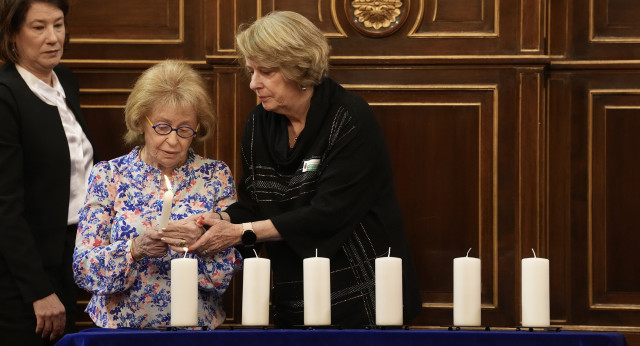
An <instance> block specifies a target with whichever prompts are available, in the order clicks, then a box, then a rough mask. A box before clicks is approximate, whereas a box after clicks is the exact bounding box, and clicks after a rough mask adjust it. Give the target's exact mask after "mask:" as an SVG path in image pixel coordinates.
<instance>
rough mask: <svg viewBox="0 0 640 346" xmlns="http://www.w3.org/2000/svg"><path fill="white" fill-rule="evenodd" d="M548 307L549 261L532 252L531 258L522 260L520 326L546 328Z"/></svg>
mask: <svg viewBox="0 0 640 346" xmlns="http://www.w3.org/2000/svg"><path fill="white" fill-rule="evenodd" d="M531 251H533V249H531ZM549 305H550V304H549V260H548V259H546V258H537V257H536V252H535V251H533V258H523V259H522V326H524V327H548V326H549V325H550V324H551V321H550V306H549Z"/></svg>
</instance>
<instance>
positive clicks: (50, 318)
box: [33, 293, 67, 340]
mask: <svg viewBox="0 0 640 346" xmlns="http://www.w3.org/2000/svg"><path fill="white" fill-rule="evenodd" d="M33 311H34V312H35V314H36V321H37V322H36V334H38V335H40V336H41V337H42V338H43V339H46V338H49V340H55V339H57V338H58V337H60V336H62V334H64V327H65V325H66V324H67V315H66V310H65V308H64V305H62V302H61V301H60V299H59V298H58V296H57V295H56V294H55V293H53V294H50V295H48V296H46V297H44V298H42V299H38V300H36V301H34V302H33Z"/></svg>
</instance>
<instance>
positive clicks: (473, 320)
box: [453, 249, 482, 326]
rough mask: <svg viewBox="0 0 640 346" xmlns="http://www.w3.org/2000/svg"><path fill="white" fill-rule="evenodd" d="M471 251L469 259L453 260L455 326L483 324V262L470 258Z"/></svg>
mask: <svg viewBox="0 0 640 346" xmlns="http://www.w3.org/2000/svg"><path fill="white" fill-rule="evenodd" d="M469 251H471V249H469ZM469 251H467V257H458V258H454V259H453V325H454V326H479V325H480V324H481V322H480V321H481V303H480V298H481V292H482V285H481V265H480V263H481V262H480V259H479V258H474V257H469Z"/></svg>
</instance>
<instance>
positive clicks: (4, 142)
mask: <svg viewBox="0 0 640 346" xmlns="http://www.w3.org/2000/svg"><path fill="white" fill-rule="evenodd" d="M19 117H20V115H19V114H18V106H17V103H16V101H15V99H14V97H13V93H12V92H11V91H10V90H9V88H8V87H7V86H5V85H0V123H2V129H1V130H0V167H3V169H2V170H1V173H0V239H2V242H3V244H4V245H3V246H0V257H2V260H3V262H5V263H6V266H7V267H8V269H9V271H10V273H11V275H12V276H13V278H14V279H15V281H16V283H17V285H18V287H19V289H20V291H21V293H22V296H23V298H24V300H25V302H32V301H34V300H38V299H41V298H44V297H46V296H48V295H50V294H52V293H54V289H53V287H52V285H51V283H50V282H49V281H48V280H47V277H48V276H47V275H46V273H45V270H44V266H43V260H42V258H41V256H40V253H39V251H38V250H37V247H36V241H35V239H34V236H33V233H32V230H31V229H30V228H29V226H28V224H27V221H26V220H25V198H24V184H25V183H26V182H25V181H24V172H23V167H24V166H23V151H22V144H21V140H22V139H21V138H20V130H19V128H20V119H19ZM42 208H47V206H46V205H43V206H42Z"/></svg>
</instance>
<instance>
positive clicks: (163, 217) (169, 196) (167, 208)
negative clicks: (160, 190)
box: [158, 175, 173, 229]
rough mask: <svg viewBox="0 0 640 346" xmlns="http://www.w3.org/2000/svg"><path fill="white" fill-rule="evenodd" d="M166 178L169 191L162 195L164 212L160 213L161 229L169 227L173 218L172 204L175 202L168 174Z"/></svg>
mask: <svg viewBox="0 0 640 346" xmlns="http://www.w3.org/2000/svg"><path fill="white" fill-rule="evenodd" d="M164 180H165V182H166V183H167V192H165V193H164V196H163V197H162V214H160V222H159V223H158V226H159V227H160V229H163V228H165V227H167V224H168V223H169V219H170V218H171V206H172V204H173V191H172V190H171V181H169V178H167V176H166V175H165V176H164Z"/></svg>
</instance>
